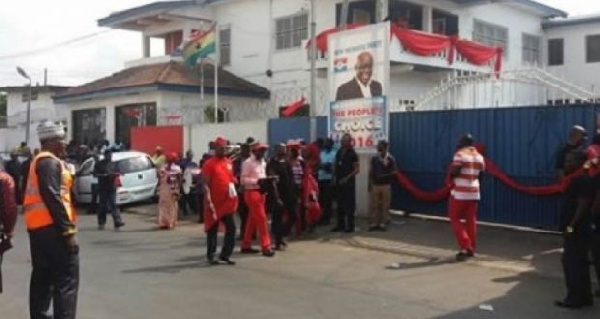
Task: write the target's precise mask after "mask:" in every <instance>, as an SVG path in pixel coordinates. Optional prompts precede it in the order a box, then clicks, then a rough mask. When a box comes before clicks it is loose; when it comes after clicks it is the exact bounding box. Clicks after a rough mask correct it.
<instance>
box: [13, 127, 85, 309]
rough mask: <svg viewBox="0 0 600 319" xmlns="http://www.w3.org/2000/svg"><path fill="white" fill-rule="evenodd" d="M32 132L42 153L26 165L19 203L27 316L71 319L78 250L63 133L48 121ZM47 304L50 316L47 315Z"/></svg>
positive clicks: (71, 178) (77, 266) (75, 215)
mask: <svg viewBox="0 0 600 319" xmlns="http://www.w3.org/2000/svg"><path fill="white" fill-rule="evenodd" d="M37 133H38V136H39V139H40V143H41V145H42V151H41V153H39V154H38V155H37V156H36V157H35V158H34V159H33V161H32V163H31V168H30V171H29V181H28V185H27V189H26V193H25V200H24V212H25V224H26V226H27V231H28V232H29V240H30V248H31V249H30V251H31V261H32V265H33V272H32V274H31V286H30V292H29V311H30V315H31V318H32V319H42V318H54V319H72V318H75V313H76V308H77V293H78V288H79V258H78V253H79V245H78V244H77V240H76V239H75V233H76V232H77V228H76V226H75V222H76V219H77V214H76V212H75V208H74V205H73V201H72V197H71V191H72V188H73V176H72V175H71V173H70V172H69V170H68V168H67V166H66V164H65V162H63V161H62V160H61V159H60V158H63V157H64V155H66V154H65V152H66V145H65V143H64V139H65V129H64V127H63V126H62V125H57V124H55V123H53V122H50V121H47V122H42V123H41V124H40V125H39V126H38V127H37ZM50 303H52V304H53V308H54V309H53V310H54V311H53V313H54V315H53V316H50V315H49V313H48V312H49V308H50Z"/></svg>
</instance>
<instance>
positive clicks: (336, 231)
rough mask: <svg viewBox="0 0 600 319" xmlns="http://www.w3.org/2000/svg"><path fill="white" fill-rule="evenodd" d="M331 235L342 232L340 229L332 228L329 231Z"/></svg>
mask: <svg viewBox="0 0 600 319" xmlns="http://www.w3.org/2000/svg"><path fill="white" fill-rule="evenodd" d="M331 232H332V233H341V232H342V227H333V228H332V229H331Z"/></svg>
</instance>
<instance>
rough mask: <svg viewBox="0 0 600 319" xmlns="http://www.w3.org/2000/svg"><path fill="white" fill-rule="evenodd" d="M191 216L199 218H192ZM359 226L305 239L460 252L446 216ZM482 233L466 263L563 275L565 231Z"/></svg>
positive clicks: (446, 256) (439, 255)
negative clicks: (377, 228)
mask: <svg viewBox="0 0 600 319" xmlns="http://www.w3.org/2000/svg"><path fill="white" fill-rule="evenodd" d="M124 212H126V213H134V214H142V215H152V216H154V215H155V214H156V206H154V205H146V206H132V207H127V208H125V209H124ZM187 219H189V220H190V222H192V221H193V222H195V220H196V219H195V217H189V216H188V217H187ZM357 227H358V229H357V232H356V233H354V234H343V233H342V234H339V233H329V232H328V231H329V227H320V228H319V229H318V230H317V232H316V233H315V234H310V235H306V236H303V237H302V238H301V240H317V241H320V242H327V243H331V244H338V245H344V246H351V247H355V248H362V249H370V250H376V251H383V252H388V253H392V254H398V255H400V256H398V262H399V264H400V268H402V255H405V256H411V257H417V258H420V259H423V261H424V263H426V264H428V263H430V264H432V265H435V264H443V263H450V262H454V255H455V254H456V252H457V250H458V248H457V246H456V242H455V239H454V236H453V234H452V231H451V230H450V225H449V224H448V222H446V221H444V220H433V219H430V218H424V217H420V216H413V217H411V218H408V219H404V218H402V217H400V216H394V217H393V220H392V223H391V225H390V227H389V228H388V231H387V232H367V231H366V229H367V225H366V220H364V219H361V218H358V219H357ZM478 232H479V233H478V240H479V242H478V251H477V252H476V254H477V255H476V258H474V259H472V260H470V261H468V262H466V263H467V264H469V265H474V266H482V267H491V268H496V269H502V270H506V271H510V272H517V273H528V274H532V275H536V276H539V277H544V278H553V279H562V267H561V264H560V257H561V247H562V239H561V237H560V235H557V234H551V233H539V232H529V231H522V230H513V229H507V228H500V227H492V226H479V229H478Z"/></svg>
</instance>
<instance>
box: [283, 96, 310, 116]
mask: <svg viewBox="0 0 600 319" xmlns="http://www.w3.org/2000/svg"><path fill="white" fill-rule="evenodd" d="M305 102H306V99H305V98H304V97H302V98H300V99H299V100H296V101H294V102H292V104H290V105H288V106H287V107H286V108H285V110H283V112H282V113H281V115H282V116H283V117H289V116H292V115H294V113H296V111H298V110H299V109H300V108H302V106H303V105H304V103H305Z"/></svg>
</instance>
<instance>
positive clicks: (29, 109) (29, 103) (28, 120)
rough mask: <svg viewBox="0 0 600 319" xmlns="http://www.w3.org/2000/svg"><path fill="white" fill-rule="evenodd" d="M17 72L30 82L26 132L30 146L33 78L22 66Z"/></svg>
mask: <svg viewBox="0 0 600 319" xmlns="http://www.w3.org/2000/svg"><path fill="white" fill-rule="evenodd" d="M17 72H18V73H19V75H21V76H22V77H24V78H26V79H27V80H29V93H28V96H27V130H26V131H25V144H27V146H29V128H30V126H31V77H30V76H29V75H27V72H25V70H23V68H21V67H20V66H18V67H17Z"/></svg>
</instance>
